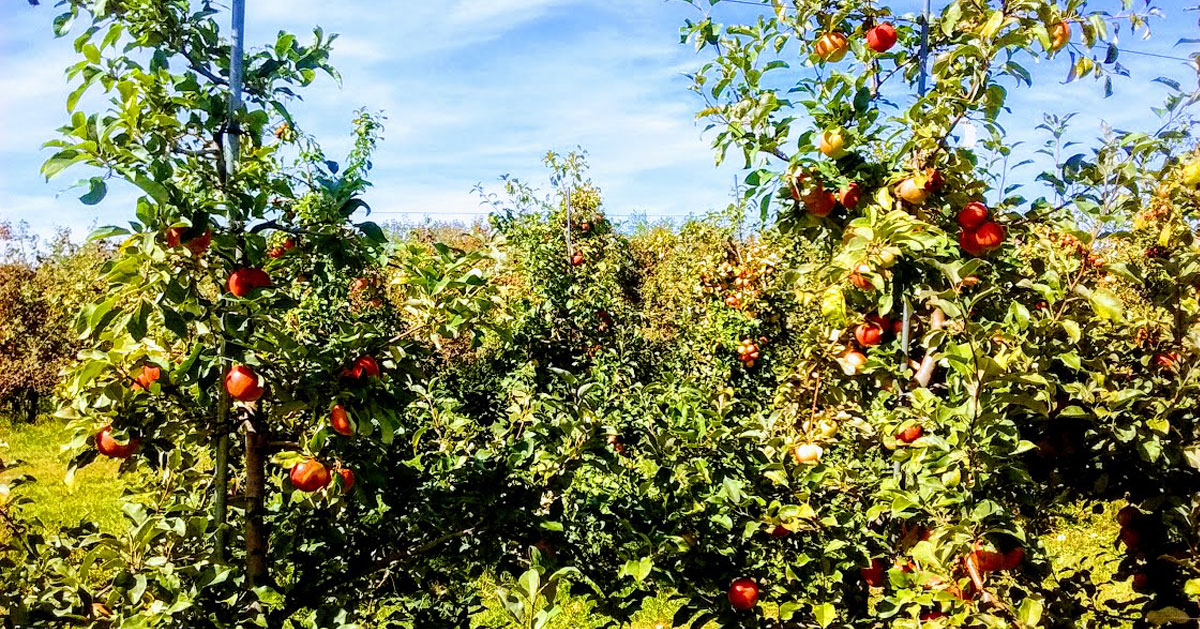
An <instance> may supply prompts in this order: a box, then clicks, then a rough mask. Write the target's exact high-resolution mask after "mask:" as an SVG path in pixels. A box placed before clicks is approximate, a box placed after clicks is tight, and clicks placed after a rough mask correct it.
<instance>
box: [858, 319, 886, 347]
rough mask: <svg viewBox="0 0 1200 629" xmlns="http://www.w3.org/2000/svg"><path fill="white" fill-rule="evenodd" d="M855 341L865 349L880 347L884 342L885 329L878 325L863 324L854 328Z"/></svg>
mask: <svg viewBox="0 0 1200 629" xmlns="http://www.w3.org/2000/svg"><path fill="white" fill-rule="evenodd" d="M854 339H855V340H857V341H858V344H859V345H861V346H863V347H872V346H874V345H879V343H880V342H881V341H883V328H882V327H880V325H879V324H878V323H875V322H870V323H863V324H861V325H859V326H858V327H857V328H854Z"/></svg>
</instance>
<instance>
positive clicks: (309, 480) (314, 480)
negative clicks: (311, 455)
mask: <svg viewBox="0 0 1200 629" xmlns="http://www.w3.org/2000/svg"><path fill="white" fill-rule="evenodd" d="M288 478H289V479H291V481H292V487H295V488H296V489H298V490H300V491H305V492H314V491H318V490H321V489H324V488H325V486H326V485H328V484H329V470H327V469H325V466H324V465H322V464H321V462H320V461H318V460H316V459H307V460H304V461H300V462H299V463H297V464H295V465H293V466H292V470H291V472H290V473H289V474H288Z"/></svg>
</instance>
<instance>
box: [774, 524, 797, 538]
mask: <svg viewBox="0 0 1200 629" xmlns="http://www.w3.org/2000/svg"><path fill="white" fill-rule="evenodd" d="M791 534H792V532H791V531H790V530H788V528H787V527H786V526H783V525H781V524H776V525H775V526H773V527H771V532H770V535H771V537H774V538H776V539H779V538H783V537H787V536H788V535H791Z"/></svg>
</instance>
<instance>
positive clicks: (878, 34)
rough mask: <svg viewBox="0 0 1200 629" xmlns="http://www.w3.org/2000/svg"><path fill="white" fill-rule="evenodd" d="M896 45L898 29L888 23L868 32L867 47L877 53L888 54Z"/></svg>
mask: <svg viewBox="0 0 1200 629" xmlns="http://www.w3.org/2000/svg"><path fill="white" fill-rule="evenodd" d="M894 45H896V27H894V26H892V25H891V24H890V23H888V22H884V23H883V24H880V25H879V26H876V27H875V28H873V29H871V30H869V31H867V47H868V48H870V49H871V50H874V51H875V52H881V53H882V52H887V51H888V49H890V48H891V47H892V46H894Z"/></svg>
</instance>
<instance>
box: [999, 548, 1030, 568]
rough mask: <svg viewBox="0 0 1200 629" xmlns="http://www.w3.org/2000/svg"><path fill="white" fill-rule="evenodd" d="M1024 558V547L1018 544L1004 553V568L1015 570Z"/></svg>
mask: <svg viewBox="0 0 1200 629" xmlns="http://www.w3.org/2000/svg"><path fill="white" fill-rule="evenodd" d="M1024 559H1025V549H1024V548H1021V547H1020V546H1017V547H1014V548H1013V549H1011V550H1009V551H1008V552H1006V553H1004V566H1003V569H1004V570H1016V569H1017V567H1018V566H1020V565H1021V562H1022V561H1023V560H1024Z"/></svg>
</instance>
